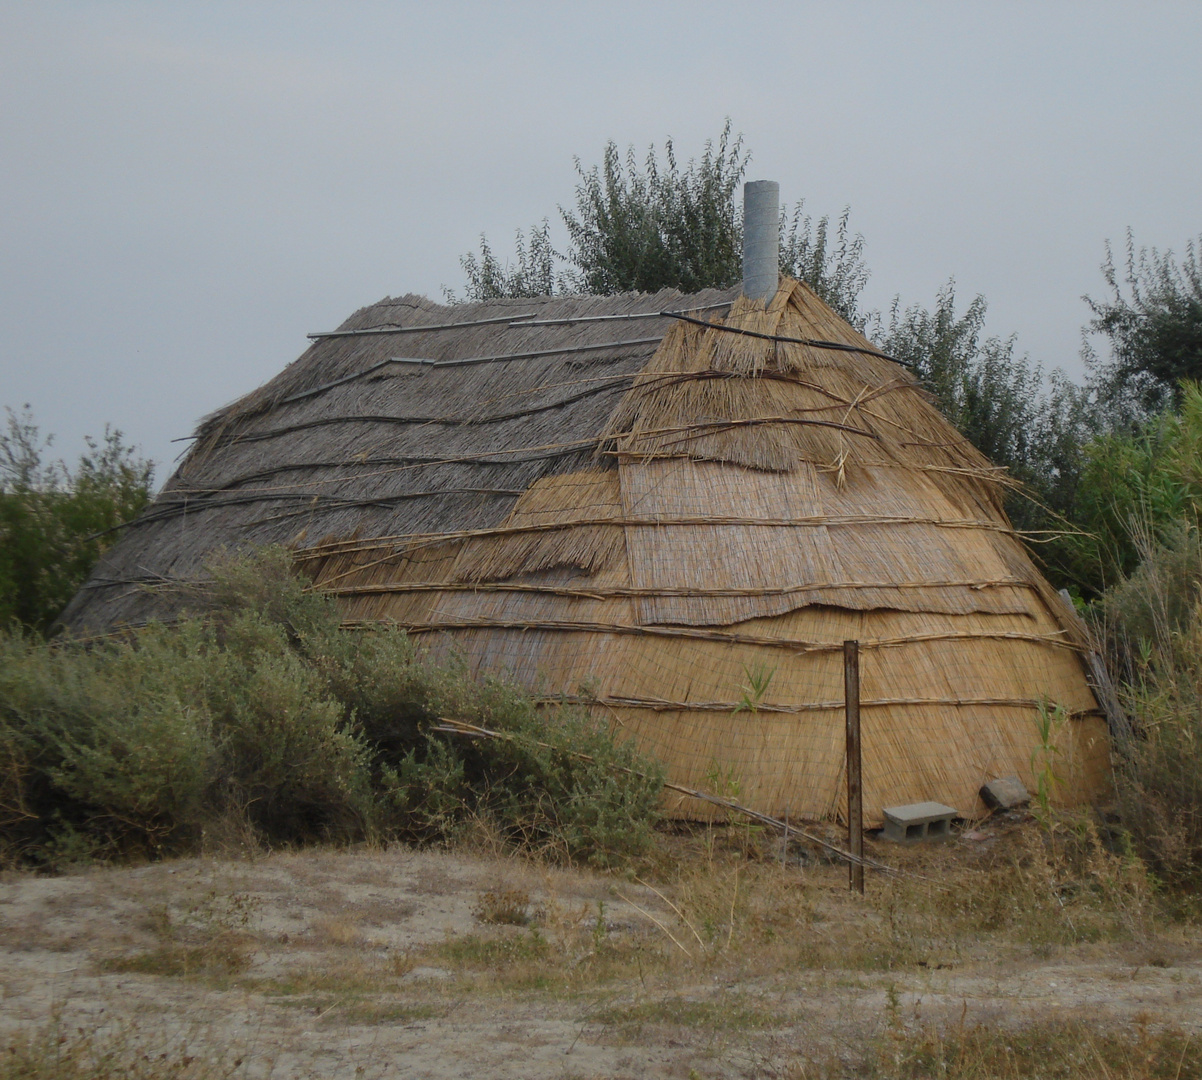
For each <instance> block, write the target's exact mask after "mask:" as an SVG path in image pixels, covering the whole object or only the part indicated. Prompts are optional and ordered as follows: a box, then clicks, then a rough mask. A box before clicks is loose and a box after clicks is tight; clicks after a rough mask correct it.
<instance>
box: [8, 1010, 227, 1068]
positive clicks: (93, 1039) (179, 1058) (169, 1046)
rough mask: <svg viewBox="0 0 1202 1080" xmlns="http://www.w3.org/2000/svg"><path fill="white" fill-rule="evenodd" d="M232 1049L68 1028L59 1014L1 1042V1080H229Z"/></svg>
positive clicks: (124, 1030)
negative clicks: (215, 1051) (218, 1051)
mask: <svg viewBox="0 0 1202 1080" xmlns="http://www.w3.org/2000/svg"><path fill="white" fill-rule="evenodd" d="M242 1064H243V1057H242V1056H240V1055H237V1054H236V1053H229V1052H227V1053H223V1054H218V1055H216V1056H214V1055H212V1054H209V1053H206V1052H202V1051H198V1050H196V1049H194V1048H193V1047H192V1046H191V1045H190V1040H189V1039H188V1038H186V1037H179V1036H176V1037H174V1038H171V1039H160V1040H153V1039H147V1038H145V1037H143V1036H140V1035H139V1034H138V1033H137V1032H136V1031H135V1030H134V1029H132V1028H130V1027H126V1026H121V1025H118V1026H116V1027H113V1026H112V1025H108V1026H106V1027H104V1028H102V1029H96V1028H94V1027H91V1026H89V1027H87V1028H85V1027H72V1026H69V1025H67V1024H65V1023H64V1022H63V1021H62V1019H61V1018H60V1017H58V1016H54V1017H52V1018H51V1019H50V1021H49V1022H48V1023H46V1024H44V1025H42V1026H41V1027H38V1028H35V1029H33V1030H25V1031H18V1032H15V1033H11V1034H9V1035H6V1036H5V1037H4V1039H3V1042H2V1043H0V1080H228V1078H229V1077H231V1076H233V1075H234V1074H235V1073H237V1072H239V1071H240V1070H241V1068H242Z"/></svg>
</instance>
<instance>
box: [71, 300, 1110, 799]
mask: <svg viewBox="0 0 1202 1080" xmlns="http://www.w3.org/2000/svg"><path fill="white" fill-rule="evenodd" d="M665 312H667V313H669V314H664V313H665ZM1007 483H1009V481H1008V479H1007V478H1006V476H1005V474H1004V473H1003V472H1001V471H1000V470H997V469H995V468H994V467H993V466H991V465H990V463H989V462H988V461H987V460H985V459H984V458H983V457H982V456H981V455H980V454H979V453H978V452H977V451H976V450H975V449H974V448H973V447H972V446H971V445H970V444H969V443H968V442H967V440H965V439H964V438H963V437H962V436H960V435H959V434H958V433H957V432H956V431H955V430H954V429H953V428H952V427H951V426H950V425H949V424H948V423H947V421H946V420H944V419H943V417H941V416H940V415H939V414H938V412H937V411H936V410H935V408H934V407H933V406H932V404H931V402H930V400H929V399H928V397H927V395H926V394H925V393H924V392H923V390H922V388H921V387H920V386H919V385H918V384H917V383H916V382H915V380H914V378H913V377H912V375H911V374H910V373H909V372H908V371H906V370H905V369H904V368H902V367H901V366H899V365H898V364H896V363H894V362H892V361H891V360H889V359H888V358H887V357H884V356H881V355H880V354H879V353H877V352H876V351H875V349H874V348H873V346H872V345H871V343H870V342H868V341H867V340H866V339H865V338H864V337H862V336H861V335H860V334H859V333H857V332H856V331H855V330H854V329H853V328H851V327H850V326H848V325H847V324H846V323H844V322H843V321H842V320H841V319H839V318H838V317H837V316H836V315H835V314H834V313H833V312H832V311H831V310H830V309H829V308H827V307H826V305H825V304H823V303H822V301H821V300H819V299H818V298H817V297H816V296H815V295H814V294H813V293H812V292H810V290H808V289H807V288H805V287H804V286H802V285H799V284H797V283H795V282H789V281H785V282H783V283H782V287H781V289H780V290H779V291H778V293H777V295H776V296H775V298H774V299H773V300H772V302H771V303H769V304H767V305H764V304H759V303H753V302H751V301H748V300H746V299H742V298H738V297H736V295H735V294H734V292H726V293H721V292H714V291H710V292H706V293H702V294H697V295H694V296H688V297H685V296H681V295H679V294H677V293H673V292H669V293H661V294H658V295H656V296H623V297H608V298H597V297H579V298H557V299H549V298H548V299H535V300H512V301H495V302H490V303H486V304H473V305H462V306H457V307H440V306H438V305H435V304H431V303H430V302H429V301H427V300H423V299H420V298H415V297H406V298H405V299H403V300H399V301H393V300H387V301H383V302H381V303H380V304H377V305H375V306H374V307H371V308H365V309H364V310H363V311H361V312H359V313H357V314H356V315H355V316H354V317H352V319H350V320H348V322H347V323H346V324H345V325H344V327H343V328H342V330H341V331H340V333H339V335H338V336H325V337H322V338H320V339H319V340H317V341H316V343H315V344H314V345H313V346H312V348H310V349H309V351H308V352H306V353H305V355H304V356H302V357H301V358H300V360H298V361H297V362H296V363H295V364H293V365H292V366H290V367H289V368H287V369H286V370H285V371H284V372H283V373H281V375H280V376H278V377H277V378H276V379H274V380H272V381H271V382H270V383H268V384H267V385H266V386H264V387H262V388H260V389H259V390H257V391H255V392H254V393H253V394H250V395H248V396H247V397H245V398H243V399H241V400H240V401H237V402H235V403H234V404H233V405H231V406H230V407H229V408H227V409H224V410H222V411H221V412H219V413H216V414H214V415H213V416H212V417H210V418H208V419H207V420H206V421H205V422H204V423H203V424H202V426H201V429H200V431H199V433H198V436H197V440H196V445H195V446H194V448H193V450H192V452H191V453H190V454H189V456H188V458H187V459H186V460H185V462H184V464H183V465H182V466H181V468H180V470H179V472H177V474H176V475H175V476H174V477H173V478H172V479H171V481H170V482H169V483H168V485H167V487H166V488H165V489H164V491H163V493H162V495H161V496H160V497H159V499H157V500H156V502H155V503H154V505H153V506H151V507H150V508H149V510H148V511H147V512H146V513H145V514H144V515H143V517H142V518H141V519H140V521H139V522H137V523H136V524H135V526H134V527H133V528H132V529H131V530H130V531H129V534H128V535H127V536H126V537H125V538H124V539H123V541H122V542H121V543H120V544H118V545H117V546H116V547H115V548H114V549H113V550H112V551H111V552H110V553H109V555H108V556H107V557H106V559H105V561H104V563H103V565H102V566H101V567H100V569H99V570H98V571H97V574H96V576H95V577H94V578H93V580H92V581H91V582H89V584H88V586H87V587H86V588H85V589H84V590H83V592H81V594H80V596H79V597H77V598H76V600H75V601H74V602H73V604H72V605H71V607H70V608H69V609H68V612H67V613H66V616H65V618H66V619H67V621H68V623H69V624H70V625H71V627H72V628H73V629H76V630H78V631H81V632H85V633H86V632H97V631H105V630H109V629H112V628H116V627H118V626H120V625H121V624H122V623H123V622H138V621H143V620H145V619H146V618H150V617H156V616H159V617H162V616H170V614H171V613H172V610H173V608H172V604H173V603H174V601H173V600H172V599H171V596H170V594H169V593H167V592H164V591H163V590H161V589H156V588H155V585H156V584H157V583H163V582H170V581H171V580H174V579H191V578H195V577H196V576H197V575H198V574H200V573H201V567H202V562H203V559H204V557H205V555H206V554H207V553H208V552H210V551H211V550H213V549H214V548H216V547H218V546H222V545H225V546H235V545H242V544H252V543H265V542H271V541H280V542H285V543H290V544H292V545H293V546H294V547H295V548H296V549H297V558H298V561H299V563H300V565H301V566H302V567H303V568H305V570H306V571H307V572H308V573H309V574H310V575H311V576H312V577H313V579H314V581H315V583H316V584H317V585H318V586H319V587H322V588H324V589H328V590H329V591H330V593H332V594H333V595H334V596H335V597H337V599H338V601H339V603H340V605H341V606H342V609H343V612H344V616H345V618H346V620H347V622H348V623H350V624H352V625H353V624H361V623H362V624H370V623H375V622H379V621H386V620H393V621H395V622H398V623H400V624H401V625H403V626H405V627H407V628H408V629H409V631H410V633H412V634H414V635H416V636H418V637H419V638H420V639H421V640H422V641H423V642H425V643H426V645H427V647H428V648H429V649H430V650H431V651H432V652H434V653H440V652H453V653H456V654H458V655H462V656H464V657H466V659H467V660H468V662H469V664H471V665H472V666H473V667H474V668H476V669H477V670H480V671H496V670H506V671H509V672H510V673H511V674H512V675H513V676H514V677H516V678H517V679H519V680H521V681H522V682H523V683H525V684H526V685H527V686H529V687H531V688H534V689H535V690H536V692H538V693H545V694H548V695H568V696H574V695H578V694H579V693H581V692H582V691H581V688H582V687H584V688H587V690H586V691H585V692H586V695H587V697H586V700H587V701H589V702H590V703H591V707H592V708H594V709H597V710H599V711H600V712H601V714H602V715H604V716H606V717H608V718H610V719H611V720H612V721H613V722H614V723H615V724H617V725H619V726H620V729H621V730H622V731H623V732H624V733H626V734H627V735H629V736H630V737H632V738H635V739H637V740H638V741H639V743H640V744H641V745H642V746H644V747H645V748H646V749H648V750H650V751H652V752H655V753H657V754H659V755H661V756H662V757H663V758H664V760H665V761H666V762H667V764H668V766H669V770H670V773H671V775H672V777H673V778H674V779H675V780H677V781H678V782H681V783H684V784H688V785H691V786H694V787H705V786H706V784H707V783H708V782H711V781H712V779H713V777H715V776H721V777H723V778H726V779H733V780H737V781H738V783H739V786H740V790H741V793H742V794H741V798H743V799H744V801H748V802H751V803H752V804H753V805H755V806H757V807H759V808H760V809H763V810H765V811H768V812H776V813H783V812H785V811H786V810H788V811H789V812H790V813H791V814H792V815H793V816H794V817H832V816H838V815H839V814H840V813H841V808H842V805H843V804H842V800H843V798H844V790H843V786H842V785H843V779H842V771H843V714H842V694H843V683H842V679H843V674H842V663H841V650H842V643H843V641H844V640H847V639H856V640H859V641H860V643H861V654H862V660H861V670H862V674H863V689H862V705H861V708H862V716H863V741H864V784H865V812H866V816H867V818H868V820H869V821H872V820H874V819H876V820H879V815H880V810H881V807H883V806H887V805H890V804H893V803H904V802H910V801H917V800H921V799H938V800H940V801H943V802H948V803H951V804H952V805H954V806H956V807H957V808H958V809H960V810H962V811H963V812H966V813H971V812H973V811H974V810H975V809H976V808H977V806H978V803H977V790H978V789H979V787H980V785H981V784H982V783H983V782H984V781H986V780H988V779H990V778H992V777H994V776H998V775H1012V774H1017V775H1019V776H1024V777H1027V778H1028V779H1031V776H1030V774H1031V760H1032V755H1031V751H1032V749H1033V747H1034V745H1035V724H1034V720H1035V717H1036V715H1037V710H1038V709H1039V708H1040V707H1041V704H1042V703H1044V702H1045V701H1052V702H1055V703H1057V704H1059V705H1061V706H1063V707H1064V709H1065V710H1066V711H1067V713H1068V715H1070V716H1071V717H1072V719H1071V720H1070V722H1069V723H1068V724H1067V725H1066V727H1065V729H1064V731H1063V732H1062V735H1061V743H1062V745H1061V751H1062V753H1061V760H1062V761H1063V762H1064V770H1063V771H1064V776H1063V777H1062V779H1063V780H1064V786H1063V788H1062V789H1061V794H1062V797H1063V798H1064V799H1066V800H1067V801H1078V800H1080V799H1083V798H1086V797H1088V796H1089V795H1090V794H1091V793H1094V792H1097V791H1098V789H1099V788H1100V787H1101V786H1102V785H1103V784H1104V783H1105V781H1106V775H1107V740H1106V729H1105V724H1104V722H1103V721H1102V719H1101V717H1100V714H1099V713H1098V711H1097V705H1096V702H1095V701H1094V698H1093V695H1092V693H1091V691H1090V689H1089V687H1088V685H1087V683H1086V681H1085V678H1084V675H1083V670H1082V664H1081V661H1080V655H1079V651H1080V650H1081V649H1082V648H1083V647H1084V646H1085V644H1086V640H1085V635H1084V630H1083V628H1082V627H1081V625H1080V623H1079V622H1078V620H1077V619H1076V618H1075V616H1074V615H1073V613H1072V612H1071V611H1070V610H1069V609H1068V608H1067V607H1066V605H1065V604H1064V603H1063V601H1061V599H1060V598H1059V597H1058V596H1057V595H1056V594H1055V592H1054V591H1053V590H1052V589H1051V587H1050V586H1049V585H1048V583H1047V582H1046V581H1045V580H1044V579H1043V578H1042V577H1041V575H1040V574H1039V573H1038V571H1037V570H1036V568H1035V567H1034V565H1033V564H1032V562H1031V559H1030V557H1029V556H1028V554H1027V552H1026V550H1025V549H1024V547H1023V545H1022V544H1021V542H1020V540H1019V538H1017V537H1016V536H1015V535H1014V533H1013V530H1012V529H1011V526H1010V523H1009V521H1008V520H1007V519H1006V516H1005V514H1004V512H1003V509H1002V496H1003V493H1004V488H1005V485H1006V484H1007ZM753 679H754V680H756V681H759V682H760V683H761V685H762V683H763V680H765V679H766V680H767V688H766V690H765V691H764V693H763V694H762V695H761V697H760V699H759V700H751V683H752V681H753ZM749 705H750V706H753V707H748V706H749ZM707 778H708V779H707ZM677 810H678V811H679V812H680V813H683V814H690V815H701V816H704V815H705V814H707V813H708V812H709V811H708V810H707V808H706V807H699V806H691V805H687V804H681V805H680V806H678V807H677Z"/></svg>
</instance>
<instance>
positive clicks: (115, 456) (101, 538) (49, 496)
mask: <svg viewBox="0 0 1202 1080" xmlns="http://www.w3.org/2000/svg"><path fill="white" fill-rule="evenodd" d="M85 441H86V443H87V452H86V453H84V454H83V455H82V456H81V457H80V459H79V462H78V464H77V465H76V467H75V468H74V469H73V470H72V469H69V468H68V467H67V466H66V465H64V464H63V463H62V462H61V461H58V462H51V461H47V460H46V452H47V450H48V449H49V447H50V444H51V440H50V439H49V438H47V439H44V440H43V439H42V438H41V436H40V435H39V433H38V429H37V426H36V425H35V424H34V422H33V418H32V416H31V415H30V413H29V410H28V407H27V408H26V410H25V411H24V412H22V413H20V414H17V413H14V412H13V411H12V410H11V409H9V410H8V418H7V422H6V424H5V425H4V427H3V429H2V430H0V626H2V625H5V624H7V623H8V622H10V621H11V620H16V621H17V622H19V623H21V624H22V625H23V626H25V627H27V628H28V629H31V630H35V631H37V632H39V633H43V632H45V631H47V630H48V629H50V627H51V626H52V624H53V622H54V620H55V619H56V618H57V617H58V615H59V613H60V612H61V611H62V609H63V608H64V607H65V606H66V604H67V601H69V600H70V599H71V597H72V596H74V595H75V593H76V591H77V590H78V589H79V587H80V586H81V585H82V584H83V583H84V581H85V579H86V578H87V576H88V574H89V573H90V572H91V570H92V567H93V566H94V565H95V564H96V560H97V559H98V558H100V556H101V554H102V553H103V552H104V551H105V549H106V548H108V547H109V546H110V545H111V544H112V543H113V541H114V540H116V538H117V529H118V527H119V526H120V525H122V524H123V523H125V522H127V521H130V520H131V519H133V518H134V517H136V516H137V514H138V512H139V511H140V510H141V509H142V507H143V506H144V505H145V504H146V501H147V499H148V498H149V497H150V485H151V480H152V475H153V466H152V465H151V463H150V462H148V461H144V460H142V459H141V458H139V457H138V456H137V455H136V453H135V452H134V451H133V450H132V449H131V448H130V447H128V446H126V445H125V443H124V441H123V439H122V435H121V432H119V431H111V430H109V429H107V428H106V429H105V433H104V438H103V439H102V440H101V441H100V442H96V441H95V440H93V439H87V440H85Z"/></svg>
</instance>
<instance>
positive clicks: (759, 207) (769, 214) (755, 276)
mask: <svg viewBox="0 0 1202 1080" xmlns="http://www.w3.org/2000/svg"><path fill="white" fill-rule="evenodd" d="M779 283H780V184H778V183H777V182H776V181H775V180H751V181H749V182H748V183H746V184H744V185H743V295H744V296H749V297H751V298H752V299H753V300H763V301H764V303H765V304H767V303H769V302H770V301H771V300H772V298H773V297H774V296H775V295H776V289H777V285H778V284H779Z"/></svg>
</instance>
